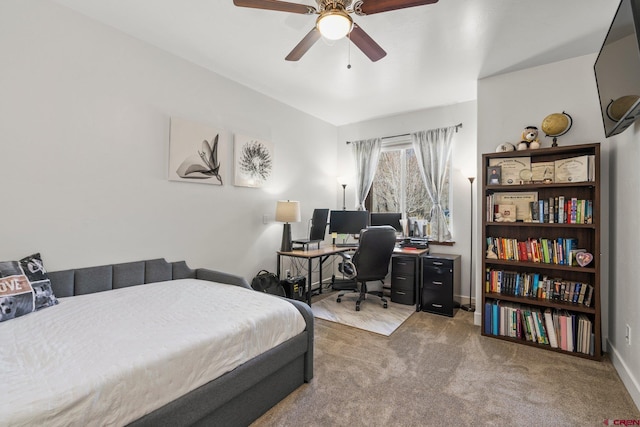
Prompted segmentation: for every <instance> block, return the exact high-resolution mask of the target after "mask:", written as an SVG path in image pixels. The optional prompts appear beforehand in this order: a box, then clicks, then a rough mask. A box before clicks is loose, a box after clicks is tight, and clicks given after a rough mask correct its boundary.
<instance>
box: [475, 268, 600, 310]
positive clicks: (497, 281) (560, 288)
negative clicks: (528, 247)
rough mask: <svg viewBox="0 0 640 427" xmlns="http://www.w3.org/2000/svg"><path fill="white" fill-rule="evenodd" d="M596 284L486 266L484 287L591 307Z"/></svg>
mask: <svg viewBox="0 0 640 427" xmlns="http://www.w3.org/2000/svg"><path fill="white" fill-rule="evenodd" d="M593 289H594V288H593V285H591V284H589V283H583V282H576V281H571V280H564V279H562V278H551V277H548V276H546V275H541V274H539V273H521V272H515V271H505V270H497V269H489V268H488V269H487V271H486V277H485V291H486V292H490V293H496V294H502V295H513V296H520V297H531V298H537V299H544V300H552V301H561V302H566V303H574V304H580V305H584V306H586V307H591V301H592V298H593Z"/></svg>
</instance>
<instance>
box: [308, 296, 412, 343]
mask: <svg viewBox="0 0 640 427" xmlns="http://www.w3.org/2000/svg"><path fill="white" fill-rule="evenodd" d="M336 297H337V294H336V293H333V294H331V295H329V296H327V297H326V298H324V299H322V300H320V301H318V302H314V303H313V304H312V305H311V311H313V316H314V317H317V318H319V319H324V320H328V321H330V322H335V323H341V324H343V325H347V326H352V327H354V328H358V329H364V330H365V331H370V332H375V333H377V334H380V335H384V336H387V337H388V336H389V335H391V334H392V333H393V331H395V330H396V329H398V327H399V326H400V325H402V323H403V322H404V321H405V320H407V319H408V318H409V316H411V314H413V313H415V311H416V308H415V306H413V305H403V304H397V303H395V302H391V300H390V299H389V297H387V301H389V307H388V308H384V307H383V306H382V302H381V301H380V298H378V297H376V296H373V295H370V296H368V297H367V299H366V300H365V301H364V302H362V303H361V305H360V311H356V300H357V299H358V294H357V293H350V294H347V295H345V296H344V297H342V302H340V303H338V302H336Z"/></svg>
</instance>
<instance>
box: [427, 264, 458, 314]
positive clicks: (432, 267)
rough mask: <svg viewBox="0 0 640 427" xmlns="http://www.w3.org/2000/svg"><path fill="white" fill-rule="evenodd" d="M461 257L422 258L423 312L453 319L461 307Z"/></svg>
mask: <svg viewBox="0 0 640 427" xmlns="http://www.w3.org/2000/svg"><path fill="white" fill-rule="evenodd" d="M460 258H461V257H460V255H449V254H430V255H427V256H425V257H423V258H422V287H421V295H420V297H421V300H420V301H421V308H422V311H428V312H431V313H436V314H442V315H445V316H450V317H453V316H454V314H455V312H456V311H457V309H458V308H459V307H460V286H461V272H460V271H461V270H460V269H461V267H460Z"/></svg>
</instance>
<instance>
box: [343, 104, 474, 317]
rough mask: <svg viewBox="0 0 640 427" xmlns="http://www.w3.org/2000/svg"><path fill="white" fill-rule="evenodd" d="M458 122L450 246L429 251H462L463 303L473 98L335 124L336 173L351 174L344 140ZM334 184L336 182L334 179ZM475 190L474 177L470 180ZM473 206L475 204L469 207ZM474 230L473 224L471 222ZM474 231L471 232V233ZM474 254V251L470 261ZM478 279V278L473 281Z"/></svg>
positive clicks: (350, 194) (351, 201)
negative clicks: (413, 110)
mask: <svg viewBox="0 0 640 427" xmlns="http://www.w3.org/2000/svg"><path fill="white" fill-rule="evenodd" d="M458 123H462V128H460V129H459V131H458V132H457V133H456V134H455V135H454V137H453V154H452V158H453V165H452V171H451V182H452V184H453V186H452V189H451V196H452V199H451V200H452V206H451V224H452V225H451V227H452V236H453V240H454V241H455V244H454V245H453V246H442V245H432V246H431V248H430V252H431V253H443V254H459V255H462V295H463V296H464V299H463V304H466V303H467V302H468V299H467V298H468V295H469V271H470V260H469V256H470V250H469V246H470V240H471V239H470V227H471V218H470V213H469V211H470V209H469V205H470V204H471V195H470V194H469V192H470V191H471V184H470V183H469V180H468V177H469V176H477V172H476V167H477V164H476V157H477V149H476V134H477V125H476V102H475V101H469V102H463V103H459V104H453V105H448V106H443V107H437V108H429V109H424V110H419V111H415V112H411V113H406V114H399V115H396V116H389V117H383V118H379V119H373V120H367V121H364V122H358V123H354V124H350V125H345V126H341V127H339V128H338V175H355V170H354V167H355V166H354V160H353V155H352V153H351V148H350V147H351V146H349V145H347V144H346V141H355V140H360V139H367V138H375V137H385V136H394V135H402V134H406V133H410V132H415V131H420V130H428V129H435V128H441V127H447V126H453V125H457V124H458ZM335 185H336V188H338V187H339V186H338V184H337V183H336V184H335ZM354 187H355V184H353V185H351V186H348V187H347V208H353V207H354V206H355V204H356V202H355V200H356V197H355V188H354ZM473 187H474V188H473V192H474V194H476V191H477V180H476V181H474V183H473ZM339 190H340V191H339V192H338V193H339V204H340V205H341V204H342V187H339ZM473 208H474V209H475V206H474V207H473ZM473 227H474V230H477V224H474V225H473ZM474 235H475V233H474ZM475 259H476V256H475V255H474V261H473V262H474V265H475V262H476V261H475ZM476 283H478V282H476Z"/></svg>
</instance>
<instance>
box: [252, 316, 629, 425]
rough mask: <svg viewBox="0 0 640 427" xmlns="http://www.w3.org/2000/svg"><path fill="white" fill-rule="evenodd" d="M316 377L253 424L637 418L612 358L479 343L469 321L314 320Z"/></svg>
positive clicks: (555, 422) (535, 422)
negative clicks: (388, 325) (380, 323)
mask: <svg viewBox="0 0 640 427" xmlns="http://www.w3.org/2000/svg"><path fill="white" fill-rule="evenodd" d="M314 360H315V367H314V373H315V376H314V378H313V380H312V381H311V382H310V383H309V384H304V385H303V386H301V387H299V388H298V389H297V390H295V391H294V392H293V393H292V394H290V395H289V396H288V397H286V398H285V399H284V400H283V401H281V402H280V403H279V404H278V405H276V406H274V407H273V408H272V409H271V410H269V411H268V412H267V413H266V414H264V415H263V416H262V417H261V418H259V419H258V420H256V421H255V422H254V423H253V424H252V425H253V426H254V427H261V426H301V425H303V426H350V427H353V426H441V425H463V426H472V425H478V426H482V425H496V426H505V425H508V426H515V425H517V426H589V425H592V426H602V425H603V422H604V421H605V420H616V419H617V420H620V419H624V420H629V419H630V420H640V411H639V410H638V408H637V407H636V406H635V404H634V402H633V400H632V399H631V397H630V395H629V393H628V392H627V390H626V389H625V387H624V385H623V384H622V381H621V380H620V378H619V377H618V375H617V373H616V371H615V369H614V368H613V366H612V364H611V362H610V361H609V360H608V359H606V358H605V359H604V360H603V361H601V362H595V361H591V360H586V359H582V358H578V357H572V356H567V355H563V354H559V353H555V352H551V351H545V350H541V349H537V348H533V347H529V346H525V345H517V344H513V343H509V342H505V341H501V340H497V339H493V338H489V337H483V336H481V335H480V328H479V326H475V325H473V315H472V313H468V312H464V311H458V312H457V314H456V315H455V317H453V318H449V317H444V316H438V315H434V314H430V313H423V312H421V313H414V314H413V315H411V316H410V317H409V318H408V319H407V320H406V321H405V322H404V323H403V324H402V325H401V326H400V327H399V328H398V329H397V330H396V331H395V332H394V333H393V334H391V335H390V336H388V337H387V336H383V335H379V334H376V333H371V332H367V331H363V330H360V329H356V328H353V327H349V326H345V325H341V324H338V323H334V322H329V321H325V320H322V319H315V359H314Z"/></svg>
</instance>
